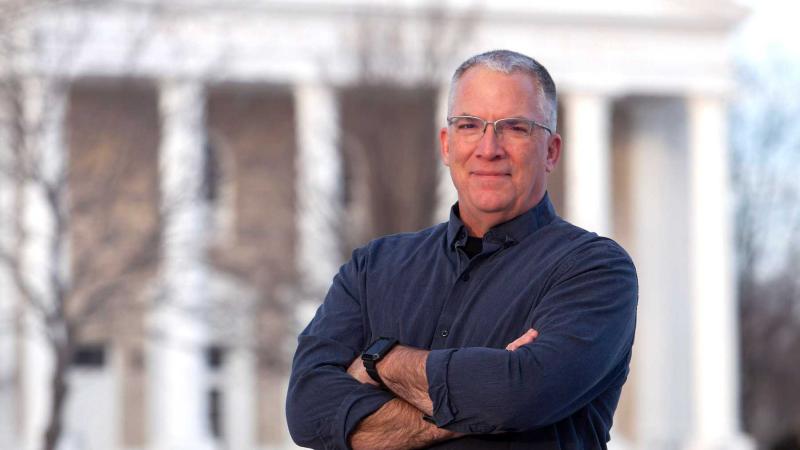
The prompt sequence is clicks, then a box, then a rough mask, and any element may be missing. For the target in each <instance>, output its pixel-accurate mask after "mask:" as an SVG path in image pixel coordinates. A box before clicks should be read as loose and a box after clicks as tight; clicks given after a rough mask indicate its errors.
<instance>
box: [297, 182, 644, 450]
mask: <svg viewBox="0 0 800 450" xmlns="http://www.w3.org/2000/svg"><path fill="white" fill-rule="evenodd" d="M466 241H467V232H466V229H465V227H464V224H463V223H462V222H461V220H460V219H459V218H458V214H457V205H456V206H455V207H454V208H453V211H452V212H451V214H450V220H449V221H448V222H447V223H443V224H439V225H436V226H434V227H431V228H428V229H425V230H422V231H419V232H416V233H406V234H397V235H392V236H386V237H382V238H379V239H377V240H375V241H372V242H370V243H369V244H367V245H366V246H365V247H362V248H359V249H357V250H355V251H354V252H353V256H352V258H351V260H350V261H349V262H347V263H346V264H345V265H344V266H342V268H341V269H340V270H339V273H338V274H337V275H336V276H335V278H334V280H333V285H332V286H331V288H330V291H329V292H328V295H327V296H326V298H325V301H324V303H323V304H322V306H321V307H320V308H319V309H318V310H317V313H316V316H315V317H314V319H313V320H312V321H311V323H310V324H309V325H308V327H307V328H306V329H305V330H304V331H303V332H302V334H301V335H300V337H299V339H298V348H297V352H296V353H295V357H294V362H293V365H292V374H291V378H290V381H289V393H288V399H287V405H286V406H287V408H286V409H287V418H288V423H289V430H290V433H291V435H292V438H293V439H294V440H295V442H297V443H298V444H300V445H304V446H309V447H313V448H320V449H322V448H325V449H339V448H341V449H344V448H348V444H347V439H348V436H349V434H350V433H351V432H352V431H353V430H354V429H355V427H356V426H357V425H358V423H359V421H361V420H362V419H363V418H365V417H366V416H368V415H369V414H371V413H373V412H374V411H376V410H377V409H378V408H380V407H381V406H382V405H383V404H384V403H385V402H387V401H389V400H391V399H392V398H393V394H392V393H391V392H388V391H385V390H381V389H378V388H376V387H374V386H371V385H367V384H361V383H359V382H358V381H356V380H355V379H353V378H352V377H351V376H350V375H348V374H347V372H346V370H347V367H348V366H349V365H350V363H351V362H352V361H353V359H354V358H356V357H357V356H358V355H359V354H360V352H361V351H362V350H363V349H364V348H365V346H366V345H368V344H369V343H370V342H371V340H372V339H373V338H375V337H378V336H390V337H396V338H397V339H398V340H399V341H400V343H402V344H405V345H409V346H412V347H417V348H422V349H428V350H430V353H429V355H428V359H427V369H426V370H427V377H428V383H429V391H428V392H429V394H430V397H431V399H432V400H433V419H434V420H435V422H436V424H437V425H438V426H440V427H444V428H447V429H449V430H453V431H459V432H464V433H470V435H469V436H466V437H463V438H460V439H455V440H451V441H447V442H443V443H439V444H436V445H434V446H432V447H431V448H442V449H444V448H452V449H466V448H475V449H490V448H503V449H517V448H518V449H598V448H606V442H608V439H609V429H610V428H611V422H612V417H613V414H614V410H615V409H616V406H617V401H618V400H619V395H620V391H621V389H622V385H623V383H624V382H625V379H626V377H627V374H628V365H629V362H630V358H631V346H632V344H633V336H634V328H635V322H636V303H637V279H636V271H635V269H634V266H633V263H632V261H631V259H630V257H629V256H628V254H627V253H626V252H625V251H624V250H623V249H622V248H621V247H620V246H619V245H618V244H617V243H615V242H614V241H612V240H610V239H606V238H603V237H599V236H597V235H596V234H594V233H590V232H588V231H585V230H583V229H580V228H578V227H576V226H574V225H571V224H569V223H567V222H566V221H564V220H562V219H561V218H559V217H558V216H557V215H556V214H555V211H554V209H553V206H552V204H551V203H550V201H549V199H548V197H547V195H545V196H544V198H543V199H542V201H541V202H540V203H539V204H538V205H537V206H536V207H534V208H533V209H531V210H529V211H528V212H526V213H524V214H522V215H520V216H518V217H516V218H515V219H513V220H511V221H509V222H506V223H503V224H500V225H498V226H496V227H494V228H492V229H491V230H489V231H488V232H487V233H486V235H485V236H484V237H483V245H482V249H481V251H480V253H479V254H478V255H476V256H474V257H473V258H471V259H470V258H469V257H468V256H467V255H466V254H465V252H464V245H465V244H466ZM529 328H535V329H536V330H538V331H539V337H538V338H537V339H536V340H535V341H534V342H533V343H531V344H527V345H524V346H522V347H521V348H519V349H517V350H516V351H513V352H509V351H507V350H505V346H506V345H507V344H508V343H510V342H511V341H513V340H514V339H516V338H517V337H519V336H520V335H522V334H523V333H524V332H525V331H527V330H528V329H529Z"/></svg>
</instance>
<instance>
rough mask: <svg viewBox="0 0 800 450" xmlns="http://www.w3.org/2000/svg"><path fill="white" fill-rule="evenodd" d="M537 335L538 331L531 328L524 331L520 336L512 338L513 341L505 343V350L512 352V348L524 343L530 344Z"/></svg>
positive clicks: (514, 348)
mask: <svg viewBox="0 0 800 450" xmlns="http://www.w3.org/2000/svg"><path fill="white" fill-rule="evenodd" d="M537 337H539V332H538V331H536V330H534V329H533V328H531V329H530V330H528V331H526V332H525V333H524V334H523V335H522V336H520V337H518V338H516V339H514V341H513V342H511V343H510V344H508V345H506V350H508V351H510V352H513V351H514V350H516V349H518V348H520V347H522V346H523V345H525V344H530V343H531V342H533V340H534V339H536V338H537Z"/></svg>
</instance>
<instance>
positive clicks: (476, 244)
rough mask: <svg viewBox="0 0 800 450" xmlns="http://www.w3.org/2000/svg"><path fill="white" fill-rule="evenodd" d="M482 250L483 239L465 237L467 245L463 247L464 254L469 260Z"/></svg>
mask: <svg viewBox="0 0 800 450" xmlns="http://www.w3.org/2000/svg"><path fill="white" fill-rule="evenodd" d="M482 249H483V238H479V237H474V236H467V243H466V244H465V245H464V253H466V254H467V256H468V257H469V259H472V258H473V257H474V256H475V255H477V254H478V253H480V252H481V250H482Z"/></svg>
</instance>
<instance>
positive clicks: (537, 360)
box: [426, 239, 638, 433]
mask: <svg viewBox="0 0 800 450" xmlns="http://www.w3.org/2000/svg"><path fill="white" fill-rule="evenodd" d="M637 297H638V284H637V277H636V271H635V268H634V266H633V263H632V261H631V260H630V257H629V256H628V255H627V253H625V251H624V250H623V249H622V248H621V247H619V246H618V245H617V244H616V243H615V242H613V241H611V240H607V239H597V240H595V241H593V242H590V243H588V244H586V245H583V246H581V247H580V248H579V249H577V250H575V251H574V252H572V253H571V254H570V255H569V256H568V257H566V258H565V259H564V261H563V262H562V263H561V264H560V265H559V267H558V269H557V270H556V271H554V275H553V280H552V282H551V283H550V287H549V288H548V289H547V290H546V292H545V293H544V294H543V296H542V298H541V299H540V300H539V301H538V302H537V303H535V306H534V310H533V314H532V317H533V318H532V323H531V324H530V325H531V326H532V327H533V328H535V329H537V330H538V331H539V337H538V338H537V339H536V340H535V341H534V342H533V343H531V344H527V345H525V346H523V347H521V348H519V349H517V350H516V351H514V352H509V351H506V350H504V349H493V348H484V347H481V348H461V349H442V350H433V351H431V352H430V353H429V355H428V359H427V366H426V375H427V377H428V383H429V389H428V392H429V394H430V396H431V400H432V401H433V419H434V421H435V422H436V424H437V425H438V426H441V427H444V428H447V429H450V430H453V431H458V432H464V433H491V432H513V431H528V430H532V429H535V428H538V427H541V426H545V425H550V424H553V423H556V422H558V421H559V420H561V419H564V418H565V417H567V416H569V415H571V414H573V413H574V412H575V411H577V410H578V409H580V408H581V407H583V406H585V405H587V404H588V403H589V402H590V401H592V400H593V399H595V398H597V397H598V396H599V395H600V394H602V393H603V392H604V391H606V390H608V389H611V388H614V387H617V386H614V383H620V381H619V380H620V379H622V380H624V378H625V376H626V375H627V367H628V364H627V363H628V361H629V358H630V351H631V346H632V344H633V335H634V329H635V322H636V304H637ZM620 372H622V373H620Z"/></svg>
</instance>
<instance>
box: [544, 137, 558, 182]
mask: <svg viewBox="0 0 800 450" xmlns="http://www.w3.org/2000/svg"><path fill="white" fill-rule="evenodd" d="M560 159H561V135H560V134H558V133H554V134H553V135H552V136H551V137H550V142H548V144H547V159H546V160H545V170H547V172H548V173H549V172H552V171H553V170H555V168H556V165H557V164H558V161H559V160H560Z"/></svg>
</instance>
